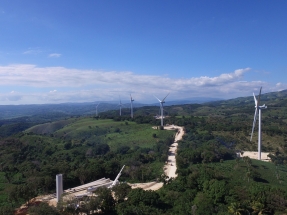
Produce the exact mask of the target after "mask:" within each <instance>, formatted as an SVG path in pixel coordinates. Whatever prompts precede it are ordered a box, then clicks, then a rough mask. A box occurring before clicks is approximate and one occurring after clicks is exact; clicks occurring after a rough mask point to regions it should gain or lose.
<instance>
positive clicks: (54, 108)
mask: <svg viewBox="0 0 287 215" xmlns="http://www.w3.org/2000/svg"><path fill="white" fill-rule="evenodd" d="M286 96H287V90H283V91H280V92H272V93H266V94H262V96H261V102H262V103H264V102H265V101H268V105H269V106H270V105H271V106H272V101H274V102H275V101H276V104H280V103H278V101H280V100H282V99H285V98H286ZM252 102H253V97H252V96H249V97H239V98H235V99H229V100H224V99H220V98H210V97H195V98H188V99H182V100H174V101H169V100H167V101H166V103H165V104H164V105H165V106H172V105H186V104H208V105H215V106H216V105H225V104H226V105H244V104H247V103H248V104H251V103H252ZM99 103H100V105H99V106H98V113H100V112H105V111H109V110H117V109H119V103H118V102H114V101H99V102H85V103H63V104H41V105H0V119H13V118H17V117H24V116H35V115H46V117H47V120H48V119H51V120H52V119H53V118H57V117H59V116H61V117H69V116H81V115H92V114H96V105H97V104H99ZM282 105H283V104H282ZM284 105H285V103H284ZM133 106H134V107H135V108H140V107H144V106H159V103H158V102H155V103H152V104H142V103H137V102H134V103H133ZM122 108H123V109H124V108H130V103H129V101H122Z"/></svg>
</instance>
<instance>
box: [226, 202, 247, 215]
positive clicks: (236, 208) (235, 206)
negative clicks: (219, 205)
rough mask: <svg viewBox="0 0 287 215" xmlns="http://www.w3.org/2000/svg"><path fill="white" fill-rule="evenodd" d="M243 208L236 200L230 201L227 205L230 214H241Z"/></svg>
mask: <svg viewBox="0 0 287 215" xmlns="http://www.w3.org/2000/svg"><path fill="white" fill-rule="evenodd" d="M243 212H244V210H243V209H242V208H241V206H240V204H239V203H237V202H232V203H231V204H230V205H229V206H228V213H229V214H232V215H241V214H243Z"/></svg>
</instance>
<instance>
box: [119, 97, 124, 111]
mask: <svg viewBox="0 0 287 215" xmlns="http://www.w3.org/2000/svg"><path fill="white" fill-rule="evenodd" d="M119 98H120V103H119V106H120V116H121V115H122V105H123V104H122V101H121V97H120V96H119Z"/></svg>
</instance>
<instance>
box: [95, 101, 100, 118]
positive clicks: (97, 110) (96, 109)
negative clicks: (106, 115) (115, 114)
mask: <svg viewBox="0 0 287 215" xmlns="http://www.w3.org/2000/svg"><path fill="white" fill-rule="evenodd" d="M99 104H100V103H99ZM99 104H97V106H96V116H98V106H99Z"/></svg>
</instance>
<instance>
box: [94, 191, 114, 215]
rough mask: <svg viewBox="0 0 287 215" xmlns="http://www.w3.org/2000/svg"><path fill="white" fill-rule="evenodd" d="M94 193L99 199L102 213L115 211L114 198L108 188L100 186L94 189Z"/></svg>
mask: <svg viewBox="0 0 287 215" xmlns="http://www.w3.org/2000/svg"><path fill="white" fill-rule="evenodd" d="M95 194H96V195H97V197H98V198H99V199H100V206H99V209H100V210H101V211H102V213H104V214H113V213H114V212H115V203H116V202H115V200H114V198H113V196H112V192H111V190H110V189H108V188H106V187H100V188H98V189H97V190H96V191H95Z"/></svg>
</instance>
